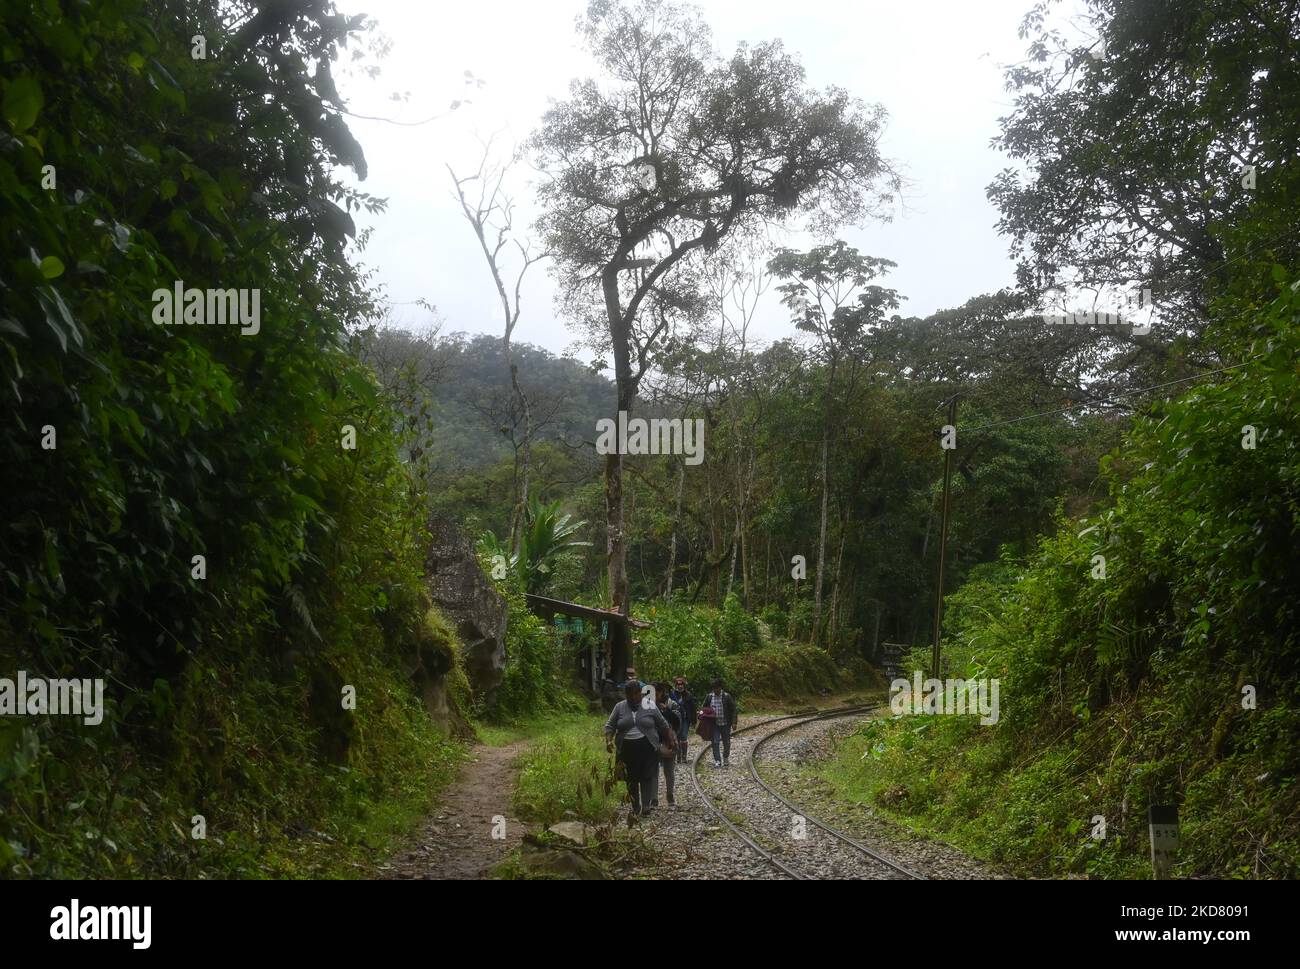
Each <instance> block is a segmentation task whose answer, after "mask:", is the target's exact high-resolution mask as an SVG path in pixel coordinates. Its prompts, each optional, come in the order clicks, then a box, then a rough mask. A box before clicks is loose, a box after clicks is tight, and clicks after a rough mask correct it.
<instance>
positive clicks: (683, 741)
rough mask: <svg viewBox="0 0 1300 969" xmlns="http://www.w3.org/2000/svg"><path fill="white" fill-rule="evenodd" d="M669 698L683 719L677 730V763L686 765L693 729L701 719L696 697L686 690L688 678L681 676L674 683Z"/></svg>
mask: <svg viewBox="0 0 1300 969" xmlns="http://www.w3.org/2000/svg"><path fill="white" fill-rule="evenodd" d="M668 697H669V699H671V700H673V701H674V702H675V703H676V704H677V712H678V713H679V714H680V715H681V718H682V722H681V726H679V727H678V728H677V762H678V763H679V764H684V763H686V747H687V741H688V738H689V737H690V735H691V727H693V726H695V721H697V720H699V718H700V717H699V713H698V711H697V710H696V706H695V696H694V694H692V693H691V691H690V690H688V689H686V677H684V676H679V677H677V679H675V680H674V681H673V689H672V690H671V691H670V692H669V694H668Z"/></svg>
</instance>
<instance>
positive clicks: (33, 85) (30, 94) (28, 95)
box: [3, 74, 45, 133]
mask: <svg viewBox="0 0 1300 969" xmlns="http://www.w3.org/2000/svg"><path fill="white" fill-rule="evenodd" d="M44 104H45V95H44V93H42V91H41V86H40V84H39V83H37V81H36V78H34V77H32V76H31V75H30V74H24V75H22V76H21V77H16V78H14V79H13V80H12V81H10V82H9V84H8V86H7V87H6V88H5V96H4V105H3V111H4V116H5V120H6V121H8V122H9V124H10V125H11V126H12V127H13V129H14V131H15V132H17V133H22V132H24V131H26V130H27V129H28V128H30V127H31V126H32V125H34V124H36V118H37V116H38V115H39V114H40V113H41V107H42V106H43V105H44Z"/></svg>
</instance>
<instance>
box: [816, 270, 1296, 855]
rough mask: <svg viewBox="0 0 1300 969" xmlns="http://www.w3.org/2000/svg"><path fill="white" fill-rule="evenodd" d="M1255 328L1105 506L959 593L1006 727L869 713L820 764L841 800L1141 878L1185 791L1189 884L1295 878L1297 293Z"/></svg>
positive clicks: (1144, 434)
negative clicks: (1245, 365)
mask: <svg viewBox="0 0 1300 969" xmlns="http://www.w3.org/2000/svg"><path fill="white" fill-rule="evenodd" d="M1251 330H1252V331H1253V332H1254V333H1255V335H1256V340H1257V342H1256V343H1255V344H1254V346H1253V347H1252V349H1253V350H1254V351H1255V353H1256V354H1257V355H1258V356H1257V358H1256V360H1255V362H1254V363H1253V364H1252V366H1251V369H1250V370H1249V371H1244V370H1243V371H1238V372H1237V373H1235V374H1234V375H1232V376H1230V377H1227V378H1225V379H1224V380H1223V381H1222V382H1221V383H1219V384H1217V385H1214V386H1206V387H1201V388H1197V389H1196V390H1194V391H1192V392H1190V393H1188V394H1186V395H1184V396H1183V397H1181V398H1179V399H1178V400H1176V401H1173V402H1171V403H1169V404H1166V405H1163V406H1161V407H1158V408H1156V409H1155V411H1154V412H1153V414H1152V415H1151V416H1150V417H1146V418H1144V419H1142V420H1140V421H1138V422H1137V424H1136V425H1135V427H1134V429H1133V431H1132V432H1131V433H1130V434H1129V435H1128V437H1127V439H1126V441H1125V446H1124V448H1123V449H1121V450H1119V451H1117V452H1116V453H1115V454H1114V455H1113V456H1111V457H1110V458H1109V459H1108V460H1107V461H1105V462H1104V465H1105V467H1106V468H1107V472H1106V478H1107V480H1108V481H1109V482H1110V486H1111V503H1110V506H1109V507H1108V508H1106V510H1105V511H1104V512H1102V513H1101V514H1099V515H1098V516H1096V517H1095V518H1092V519H1088V520H1083V521H1065V522H1063V523H1062V527H1061V530H1060V531H1059V532H1058V533H1057V534H1055V535H1054V536H1051V537H1049V538H1047V539H1045V540H1044V541H1043V543H1042V546H1041V549H1040V550H1039V552H1038V553H1037V554H1036V555H1035V556H1034V557H1033V558H1031V559H1030V560H1029V561H1027V562H1023V563H1016V562H1013V561H1010V560H1008V561H1007V562H1005V563H1003V564H1002V566H1001V567H999V568H995V569H991V570H988V575H987V576H985V577H984V578H981V579H979V580H978V581H975V580H973V581H972V582H970V583H968V584H967V585H966V586H965V587H964V588H963V589H962V590H961V591H960V592H959V593H958V594H957V595H955V596H954V597H953V602H952V614H951V630H952V635H951V637H950V639H949V640H948V642H947V644H946V648H947V649H948V650H949V675H954V676H959V677H963V678H966V677H997V678H999V679H1000V682H1001V703H1000V705H1001V711H1000V712H1001V720H1000V722H999V723H998V724H997V725H996V727H980V726H978V725H977V721H975V720H974V719H972V718H964V717H933V718H910V717H909V718H900V719H898V720H896V721H895V722H893V723H892V724H873V725H872V726H870V727H868V728H867V729H865V730H864V731H863V732H862V734H861V735H860V736H859V737H857V738H855V740H853V741H851V742H850V743H849V744H848V746H847V750H846V751H845V752H843V755H842V757H841V760H840V761H839V763H838V764H836V765H835V766H834V767H833V768H831V769H830V771H829V773H830V775H831V777H832V778H833V779H834V780H836V781H837V782H838V784H839V785H840V786H841V789H842V790H843V791H845V792H846V793H849V794H851V795H852V796H854V797H859V798H863V797H865V798H869V799H871V800H873V801H874V802H875V803H877V804H879V805H881V806H883V807H886V808H889V809H891V810H894V811H896V812H898V813H899V814H901V815H903V816H907V817H911V818H913V819H914V820H915V821H917V822H918V823H920V824H922V825H924V826H926V827H931V828H935V829H938V830H940V831H942V832H944V833H945V834H950V835H953V834H955V835H957V836H959V837H961V838H963V839H964V840H966V842H967V843H969V844H971V845H972V846H974V847H975V848H977V849H978V850H980V851H982V852H983V853H985V854H987V855H988V856H990V857H992V858H995V859H997V860H999V861H1003V862H1006V863H1008V864H1010V865H1012V866H1014V867H1016V868H1017V869H1019V870H1021V871H1022V872H1024V873H1027V874H1034V875H1061V874H1065V873H1067V872H1087V873H1090V874H1093V875H1101V876H1109V877H1143V876H1144V874H1145V873H1146V872H1147V871H1148V870H1149V862H1148V858H1147V850H1148V849H1147V833H1146V814H1145V809H1146V806H1147V805H1149V804H1165V803H1175V804H1181V805H1182V811H1181V818H1180V820H1181V822H1182V837H1183V846H1184V848H1183V857H1182V861H1181V864H1180V868H1179V874H1181V875H1184V876H1189V875H1203V876H1204V875H1208V876H1215V877H1274V878H1277V877H1285V878H1294V877H1297V875H1300V841H1298V840H1297V831H1298V830H1300V827H1298V826H1297V819H1300V789H1297V787H1296V786H1295V777H1296V774H1297V771H1298V770H1300V753H1298V752H1300V690H1298V688H1297V683H1300V622H1297V620H1298V619H1300V617H1298V616H1297V614H1296V613H1297V608H1300V603H1298V602H1297V600H1296V597H1295V596H1294V594H1292V592H1291V591H1290V590H1294V588H1295V587H1296V583H1297V582H1298V581H1300V554H1298V553H1297V546H1296V536H1297V533H1300V511H1298V509H1300V447H1297V442H1296V440H1295V437H1294V434H1292V433H1290V430H1291V429H1292V428H1294V426H1295V422H1296V420H1297V419H1298V418H1300V380H1297V374H1296V369H1295V361H1296V359H1297V358H1298V357H1300V293H1298V292H1297V291H1296V290H1294V289H1292V288H1291V287H1290V286H1285V287H1283V289H1282V295H1281V296H1280V297H1279V298H1278V299H1277V300H1276V301H1275V302H1274V303H1273V304H1272V305H1271V306H1269V307H1268V308H1267V310H1266V311H1264V312H1262V313H1261V314H1260V316H1259V319H1258V320H1257V321H1255V322H1254V325H1253V326H1252V327H1251ZM1247 425H1250V426H1252V427H1255V428H1256V429H1257V431H1258V432H1259V438H1258V440H1257V442H1256V447H1255V448H1254V449H1247V448H1243V446H1242V442H1243V440H1244V437H1243V429H1244V428H1245V427H1246V426H1247ZM1097 554H1102V555H1104V556H1105V559H1106V572H1105V577H1104V578H1095V577H1094V571H1095V562H1094V560H1093V556H1094V555H1097ZM915 660H916V661H919V662H922V663H923V662H924V659H923V658H922V657H916V658H915ZM1098 815H1101V816H1103V817H1105V818H1106V823H1107V827H1106V837H1105V838H1103V839H1099V840H1098V839H1094V838H1093V837H1092V832H1093V830H1094V822H1093V819H1094V818H1095V817H1096V816H1098Z"/></svg>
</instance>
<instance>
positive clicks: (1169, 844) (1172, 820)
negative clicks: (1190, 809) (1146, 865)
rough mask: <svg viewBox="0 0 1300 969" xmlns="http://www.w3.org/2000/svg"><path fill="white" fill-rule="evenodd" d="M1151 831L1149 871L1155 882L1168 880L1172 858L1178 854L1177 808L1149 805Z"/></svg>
mask: <svg viewBox="0 0 1300 969" xmlns="http://www.w3.org/2000/svg"><path fill="white" fill-rule="evenodd" d="M1147 820H1148V822H1149V825H1150V829H1151V869H1152V871H1153V872H1154V875H1153V877H1154V878H1155V879H1156V880H1157V881H1165V880H1167V879H1168V878H1169V869H1170V868H1171V867H1173V863H1174V856H1175V855H1177V854H1178V808H1177V807H1176V806H1175V805H1155V804H1153V805H1151V807H1150V808H1149V809H1148V810H1147Z"/></svg>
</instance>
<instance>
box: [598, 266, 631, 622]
mask: <svg viewBox="0 0 1300 969" xmlns="http://www.w3.org/2000/svg"><path fill="white" fill-rule="evenodd" d="M602 287H603V289H604V294H605V312H606V315H607V317H608V319H609V327H610V337H611V341H610V342H611V344H612V346H613V351H614V385H615V388H616V390H617V395H618V410H620V411H624V412H626V413H627V415H628V417H629V418H631V416H632V398H633V397H634V396H635V395H636V380H635V378H634V377H633V376H632V353H631V347H630V338H629V334H628V328H627V327H626V326H625V325H624V323H623V309H622V306H621V304H620V301H619V298H618V276H617V274H616V272H613V271H610V272H606V273H605V276H604V278H603V279H602ZM614 419H615V421H617V420H618V414H617V413H616V414H615V415H614ZM622 443H623V442H622V441H619V442H617V444H616V446H615V448H614V453H613V454H608V455H606V456H605V521H606V532H607V543H606V556H607V558H606V573H607V575H608V576H609V598H610V604H611V605H612V606H613V607H614V608H615V609H617V610H619V611H620V612H622V613H623V615H627V613H628V608H629V603H628V601H627V600H628V588H627V536H626V534H625V532H624V526H623V455H622V454H620V453H619V451H620V450H621V447H622Z"/></svg>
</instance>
